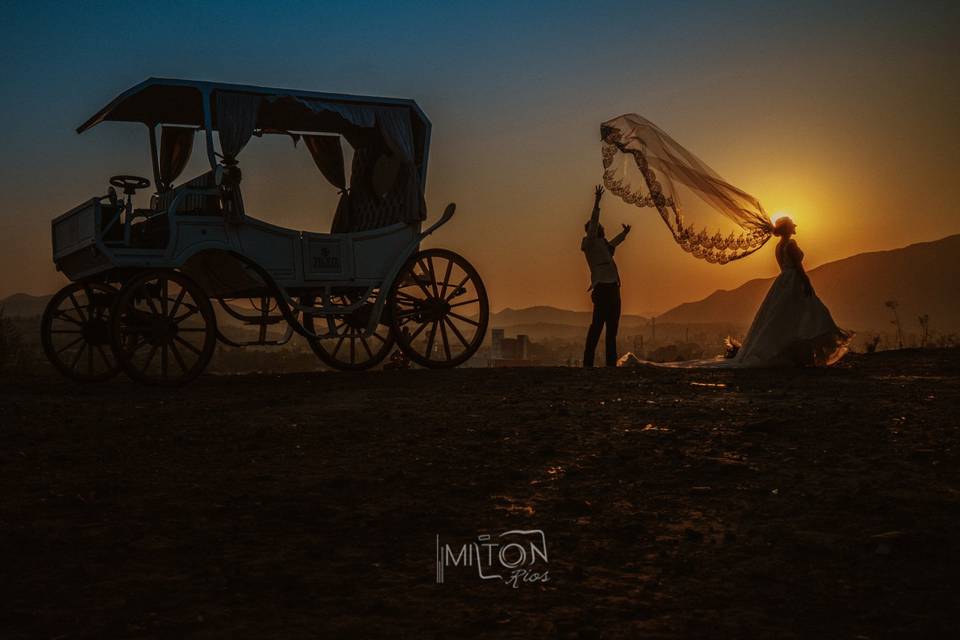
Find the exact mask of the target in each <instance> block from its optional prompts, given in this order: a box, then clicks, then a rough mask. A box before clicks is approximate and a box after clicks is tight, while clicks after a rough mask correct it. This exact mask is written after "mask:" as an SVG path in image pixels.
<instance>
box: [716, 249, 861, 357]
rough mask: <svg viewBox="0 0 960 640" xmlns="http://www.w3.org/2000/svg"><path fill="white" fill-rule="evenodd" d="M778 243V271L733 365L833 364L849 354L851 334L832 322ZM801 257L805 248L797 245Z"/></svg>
mask: <svg viewBox="0 0 960 640" xmlns="http://www.w3.org/2000/svg"><path fill="white" fill-rule="evenodd" d="M790 245H794V246H795V247H796V240H792V239H791V240H789V241H788V242H787V243H780V244H778V245H777V247H776V254H777V263H778V264H779V265H780V275H778V276H777V279H776V280H774V281H773V285H772V286H771V287H770V290H769V291H768V292H767V295H766V297H765V298H764V299H763V303H761V305H760V308H759V309H758V310H757V315H756V316H754V318H753V323H752V324H751V325H750V329H749V331H747V336H746V338H744V339H743V344H742V346H741V347H740V349H739V350H738V351H737V355H736V356H734V357H733V358H730V359H728V360H727V361H726V366H731V367H777V366H829V365H831V364H833V363H835V362H836V361H838V360H839V359H840V358H842V357H843V356H844V354H846V353H847V349H848V348H849V345H850V339H851V338H852V337H853V334H851V333H850V332H848V331H844V330H843V329H841V328H840V327H838V326H837V325H836V323H834V321H833V318H832V317H831V316H830V311H829V310H828V309H827V307H826V305H824V304H823V302H821V301H820V298H818V297H817V294H816V293H814V292H811V293H810V295H807V293H806V292H805V291H804V279H803V277H802V276H801V275H800V270H799V269H798V268H797V266H798V265H796V264H794V258H792V257H791V255H790V251H788V248H789V247H790ZM795 251H796V254H797V259H799V260H802V259H803V252H802V251H800V248H799V247H796V248H795Z"/></svg>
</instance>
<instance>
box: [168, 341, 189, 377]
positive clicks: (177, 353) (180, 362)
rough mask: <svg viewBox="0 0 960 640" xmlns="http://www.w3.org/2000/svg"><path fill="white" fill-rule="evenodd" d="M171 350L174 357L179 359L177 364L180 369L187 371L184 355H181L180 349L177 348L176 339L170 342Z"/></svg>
mask: <svg viewBox="0 0 960 640" xmlns="http://www.w3.org/2000/svg"><path fill="white" fill-rule="evenodd" d="M170 352H171V353H172V354H173V359H174V360H176V361H177V366H179V367H180V370H181V371H183V372H184V373H186V372H187V365H186V363H185V362H184V361H183V356H181V355H180V350H179V349H177V343H176V342H175V341H174V342H171V343H170Z"/></svg>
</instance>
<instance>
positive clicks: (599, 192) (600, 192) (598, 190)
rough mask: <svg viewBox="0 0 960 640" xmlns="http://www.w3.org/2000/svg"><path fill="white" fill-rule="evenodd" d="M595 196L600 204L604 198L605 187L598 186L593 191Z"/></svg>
mask: <svg viewBox="0 0 960 640" xmlns="http://www.w3.org/2000/svg"><path fill="white" fill-rule="evenodd" d="M593 195H594V200H595V201H596V203H597V204H600V198H602V197H603V187H602V186H601V185H599V184H598V185H597V187H596V188H595V189H594V190H593Z"/></svg>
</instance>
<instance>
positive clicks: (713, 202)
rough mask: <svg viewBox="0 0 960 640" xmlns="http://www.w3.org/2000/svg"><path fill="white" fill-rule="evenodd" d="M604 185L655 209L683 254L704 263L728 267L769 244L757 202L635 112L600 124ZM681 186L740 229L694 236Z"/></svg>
mask: <svg viewBox="0 0 960 640" xmlns="http://www.w3.org/2000/svg"><path fill="white" fill-rule="evenodd" d="M600 137H601V138H602V140H603V184H604V186H605V187H606V188H607V190H608V191H609V192H610V193H612V194H614V195H616V196H619V197H620V198H621V199H622V200H623V201H624V202H626V203H627V204H632V205H635V206H637V207H641V208H643V207H653V208H656V209H657V211H658V212H659V213H660V217H661V218H662V219H663V221H664V223H666V225H667V227H668V228H669V229H670V233H671V234H672V235H673V239H674V240H675V241H676V242H677V244H679V245H680V246H681V247H682V248H683V249H684V250H685V251H688V252H690V253H691V254H692V255H693V256H694V257H696V258H700V259H702V260H706V261H707V262H711V263H717V264H726V263H727V262H730V261H731V260H739V259H740V258H743V257H745V256H748V255H750V254H751V253H753V252H754V251H756V250H757V249H759V248H760V247H762V246H763V245H764V244H766V242H767V240H769V239H770V237H771V235H772V231H773V226H772V224H771V223H770V219H769V217H768V216H767V214H766V213H765V212H764V210H763V207H762V206H761V205H760V202H759V201H758V200H757V199H756V198H754V197H753V196H751V195H750V194H749V193H746V192H744V191H742V190H740V189H738V188H737V187H735V186H733V185H732V184H730V183H729V182H726V181H725V180H724V179H723V178H721V177H720V176H719V175H717V173H716V172H715V171H714V170H713V169H711V168H710V167H708V166H707V165H706V164H705V163H704V162H703V161H702V160H700V159H699V158H697V157H696V156H694V155H693V154H692V153H690V152H689V151H687V150H686V149H684V148H683V147H682V146H680V144H678V143H677V142H676V140H674V139H673V138H671V137H670V136H668V135H667V134H666V132H664V131H663V130H662V129H660V128H659V127H658V126H657V125H655V124H653V123H652V122H650V121H649V120H647V119H646V118H644V117H642V116H639V115H637V114H635V113H628V114H625V115H622V116H618V117H616V118H613V119H612V120H607V121H606V122H604V123H603V124H602V125H600ZM680 187H685V188H686V189H689V190H690V191H692V192H693V193H694V194H696V195H697V196H699V197H700V199H701V200H703V202H704V203H706V205H707V206H708V207H710V208H711V209H713V210H714V211H717V212H719V213H721V214H723V215H724V216H726V217H727V218H729V219H730V220H732V221H733V222H734V223H736V224H737V226H739V227H740V228H741V229H742V231H741V232H740V233H735V232H731V233H730V235H728V236H724V235H723V234H722V233H720V232H719V231H717V232H716V233H714V234H712V235H711V234H709V233H708V232H707V231H706V229H703V230H701V231H699V232H698V231H697V230H696V229H695V228H694V226H693V224H692V223H690V224H688V223H687V222H686V221H685V220H684V217H683V209H682V206H681V203H680Z"/></svg>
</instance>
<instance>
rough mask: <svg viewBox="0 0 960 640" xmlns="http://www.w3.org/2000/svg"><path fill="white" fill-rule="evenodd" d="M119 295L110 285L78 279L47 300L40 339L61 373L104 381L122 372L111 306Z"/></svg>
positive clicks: (44, 350)
mask: <svg viewBox="0 0 960 640" xmlns="http://www.w3.org/2000/svg"><path fill="white" fill-rule="evenodd" d="M116 294H117V290H116V289H114V288H113V287H111V286H110V285H108V284H101V283H99V282H86V283H83V282H74V283H73V284H69V285H67V286H66V287H64V288H63V289H61V290H60V291H58V292H57V293H56V294H54V296H53V297H52V298H51V299H50V302H49V303H47V308H46V309H44V312H43V318H42V319H41V321H40V341H41V342H42V343H43V352H44V353H45V354H46V356H47V359H48V360H49V361H50V364H52V365H53V366H54V367H56V369H57V370H58V371H59V372H60V373H62V374H63V375H65V376H67V377H68V378H72V379H73V380H77V381H78V382H102V381H104V380H107V379H109V378H112V377H113V376H115V375H116V374H117V372H119V371H120V365H119V364H118V363H117V359H116V358H115V357H114V355H113V352H112V351H111V350H110V307H111V305H112V304H113V300H114V298H115V297H116Z"/></svg>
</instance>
